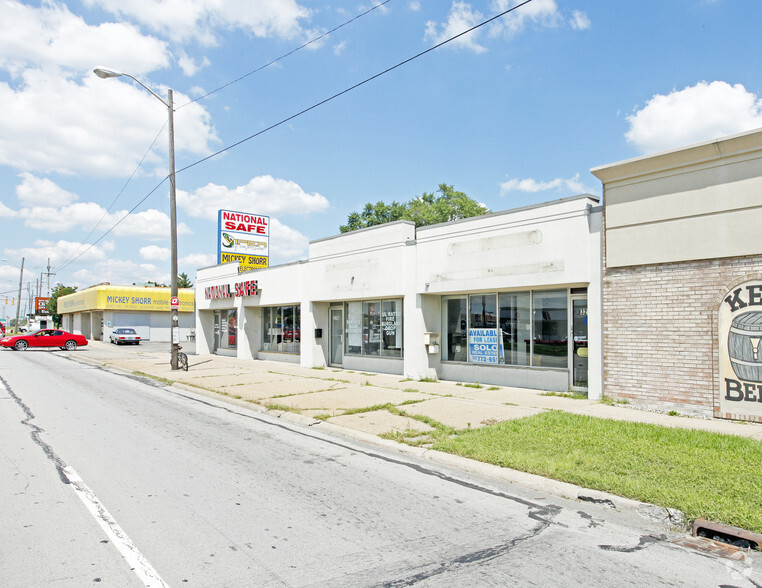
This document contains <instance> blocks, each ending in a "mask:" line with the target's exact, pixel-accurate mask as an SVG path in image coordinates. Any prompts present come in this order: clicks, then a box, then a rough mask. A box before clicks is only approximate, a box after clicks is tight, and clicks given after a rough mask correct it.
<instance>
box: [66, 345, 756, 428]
mask: <svg viewBox="0 0 762 588" xmlns="http://www.w3.org/2000/svg"><path fill="white" fill-rule="evenodd" d="M182 345H183V346H184V347H185V351H186V352H187V351H191V348H192V347H193V344H192V343H191V344H186V343H184V344H182ZM76 359H78V360H82V361H87V362H90V363H95V364H99V365H102V366H104V367H111V368H116V369H119V370H123V371H126V372H128V373H132V372H140V373H143V374H147V375H150V376H153V377H156V378H163V379H165V380H170V381H173V382H174V383H175V385H178V386H183V387H186V389H188V390H193V391H196V392H201V393H205V394H211V395H215V396H217V397H218V398H219V399H220V400H225V399H228V400H231V401H234V402H236V403H241V402H243V403H248V404H249V405H250V406H251V407H252V408H253V409H255V410H261V411H266V410H269V411H276V412H277V411H290V412H297V413H299V414H301V415H304V416H305V417H311V418H314V417H320V421H323V422H329V423H332V424H335V425H339V426H341V427H344V428H347V429H351V430H356V431H359V432H362V433H366V434H370V435H376V436H377V435H380V434H382V433H389V432H403V431H406V430H416V431H426V430H429V429H430V427H429V425H427V424H425V423H423V422H421V421H419V420H416V419H413V418H409V417H406V416H400V415H396V414H392V413H390V412H389V411H388V410H386V409H384V408H378V409H375V410H369V411H365V412H357V413H354V414H345V413H346V412H347V411H350V410H357V409H369V408H373V407H380V406H381V405H388V404H391V405H393V406H395V407H398V408H399V409H400V410H401V411H403V412H404V413H406V414H408V415H418V416H426V417H430V418H431V419H434V420H436V421H438V422H440V423H442V424H444V425H447V426H450V427H453V428H455V429H465V428H468V427H471V428H477V427H482V426H485V425H488V424H493V423H495V422H499V421H503V420H508V419H515V418H521V417H525V416H530V415H534V414H538V413H540V412H543V411H546V410H563V411H566V412H571V413H575V414H582V415H589V416H594V417H600V418H607V419H615V420H623V421H632V422H640V423H651V424H657V425H664V426H668V427H683V428H686V429H700V430H704V431H711V432H715V433H726V434H731V435H739V436H744V437H750V438H753V439H757V440H760V441H762V425H760V424H755V423H741V422H733V421H724V420H709V419H700V418H691V417H681V416H669V415H666V414H662V413H654V412H647V411H642V410H637V409H634V408H629V407H627V405H617V406H610V405H606V404H602V403H600V402H597V401H593V400H578V399H573V398H564V397H559V396H544V395H543V394H542V391H539V390H527V389H522V388H509V387H496V386H486V385H482V386H481V387H479V388H476V387H473V386H474V385H473V384H470V385H469V384H467V383H457V382H450V381H439V382H418V381H414V380H406V379H404V378H403V376H399V375H389V374H376V373H369V372H353V371H349V370H343V369H336V368H331V367H327V368H322V369H310V368H303V367H301V366H299V365H298V364H292V363H283V362H275V361H262V360H258V361H241V360H238V359H235V358H232V357H223V356H218V355H211V356H196V355H192V354H189V357H188V363H189V365H190V369H189V370H188V371H187V372H183V371H174V372H173V371H172V370H171V369H170V366H169V344H168V343H166V344H157V343H148V344H141V345H140V346H136V347H121V346H114V345H110V344H109V343H104V342H100V341H94V342H91V343H90V345H88V347H85V348H82V349H80V350H78V351H77V352H76ZM315 422H319V421H318V420H316V421H315Z"/></svg>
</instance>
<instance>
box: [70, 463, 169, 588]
mask: <svg viewBox="0 0 762 588" xmlns="http://www.w3.org/2000/svg"><path fill="white" fill-rule="evenodd" d="M63 471H64V474H65V475H66V477H67V478H69V483H70V484H71V487H72V488H73V489H74V492H75V493H76V494H77V496H79V498H80V500H81V501H82V503H83V504H84V505H85V507H86V508H87V510H88V511H90V514H91V515H93V518H94V519H95V521H96V522H97V523H98V524H99V525H100V526H101V528H102V529H103V530H104V531H105V532H106V535H108V537H109V538H110V539H111V542H112V543H113V544H114V546H115V547H116V548H117V549H118V550H119V553H121V554H122V557H123V558H124V559H125V560H126V561H127V564H128V565H129V566H130V567H131V568H132V570H133V571H134V572H135V574H136V575H137V576H138V578H140V581H141V582H143V585H144V586H146V588H154V587H167V586H168V584H167V583H165V582H164V580H162V578H161V576H159V573H158V572H157V571H156V570H155V569H154V568H153V566H152V565H151V564H150V563H149V562H148V560H147V559H146V557H145V556H144V555H143V554H142V553H141V552H140V550H139V549H138V548H137V547H136V546H135V544H134V543H133V542H132V540H131V539H130V538H129V537H128V536H127V533H125V532H124V529H122V527H120V526H119V523H117V522H116V520H115V519H114V517H112V516H111V514H110V513H109V512H108V510H106V507H105V506H104V505H103V503H102V502H101V501H100V500H98V497H97V496H96V495H95V493H94V492H93V491H92V490H90V488H89V487H88V486H87V484H85V482H84V481H83V480H82V478H81V477H80V475H79V474H78V473H77V472H76V471H75V470H74V468H72V467H71V466H65V467H64V468H63Z"/></svg>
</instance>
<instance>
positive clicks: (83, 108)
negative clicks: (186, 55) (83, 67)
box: [0, 69, 217, 176]
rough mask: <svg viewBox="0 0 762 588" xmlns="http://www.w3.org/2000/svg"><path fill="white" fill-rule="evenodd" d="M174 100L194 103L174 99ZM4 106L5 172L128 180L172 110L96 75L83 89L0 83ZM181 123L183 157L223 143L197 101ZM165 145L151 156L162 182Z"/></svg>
mask: <svg viewBox="0 0 762 588" xmlns="http://www.w3.org/2000/svg"><path fill="white" fill-rule="evenodd" d="M144 83H149V81H148V80H144ZM158 93H160V94H161V93H163V91H162V90H160V89H159V91H158ZM175 101H176V102H177V104H184V103H186V102H189V99H188V98H187V97H186V96H184V95H182V94H175ZM0 103H2V104H3V106H4V107H3V108H2V109H0V165H8V166H11V167H15V168H20V169H24V170H28V171H39V172H60V173H69V174H71V173H87V174H91V175H119V176H127V175H129V174H130V173H132V171H133V170H134V169H135V166H136V165H137V163H138V161H140V158H141V157H142V156H143V155H144V154H145V151H146V148H147V147H148V146H149V145H150V144H151V142H152V141H153V140H154V139H155V138H156V135H157V132H158V131H159V130H160V129H161V128H162V127H163V126H164V125H165V123H166V121H167V111H166V109H165V108H164V107H162V105H161V104H160V103H158V101H157V100H156V98H154V97H153V96H151V95H150V94H149V93H147V92H146V91H145V90H143V89H142V88H139V87H136V86H135V85H133V84H130V83H126V82H122V81H121V79H119V80H117V79H108V80H100V79H98V78H96V77H95V76H94V75H88V76H87V77H86V78H85V79H84V80H82V83H81V84H80V83H77V82H75V81H72V80H69V79H66V78H65V77H62V76H58V75H51V74H49V73H46V72H43V71H41V70H31V69H30V70H26V71H25V72H24V73H23V74H22V83H21V84H20V85H19V87H18V88H14V87H11V86H10V85H9V84H7V83H0ZM175 119H176V124H175V127H176V128H177V129H178V132H177V133H176V143H175V146H176V147H175V148H176V150H177V151H178V152H181V151H186V152H189V153H192V154H195V155H202V156H203V155H207V154H209V153H210V152H211V148H210V143H211V142H214V141H216V140H217V137H216V135H215V132H214V129H213V128H212V126H211V122H210V117H209V113H208V112H207V111H206V110H205V109H204V108H202V107H201V106H200V105H199V104H198V102H196V103H193V104H191V105H189V106H188V107H186V108H182V109H180V110H179V111H178V112H177V114H176V116H175ZM165 133H166V131H165ZM165 136H166V134H165ZM166 145H167V141H166V139H165V140H161V138H159V140H157V141H156V142H155V143H154V147H153V149H154V151H152V152H151V153H150V154H149V155H148V156H147V157H146V163H147V164H148V165H151V164H154V165H156V166H157V167H158V169H159V170H160V172H159V173H162V174H163V175H166V169H165V168H166V163H165V162H166V155H165V153H166V148H167V147H166Z"/></svg>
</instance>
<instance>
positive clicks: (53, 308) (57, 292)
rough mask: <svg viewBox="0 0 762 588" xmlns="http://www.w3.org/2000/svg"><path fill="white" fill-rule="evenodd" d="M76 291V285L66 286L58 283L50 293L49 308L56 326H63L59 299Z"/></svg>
mask: <svg viewBox="0 0 762 588" xmlns="http://www.w3.org/2000/svg"><path fill="white" fill-rule="evenodd" d="M76 291H77V287H76V286H64V285H63V284H58V285H57V286H56V287H55V288H53V291H52V292H51V293H50V300H48V310H49V311H50V318H51V319H52V320H53V324H54V325H55V326H57V327H60V326H61V314H60V313H59V312H58V299H59V298H60V297H61V296H66V295H67V294H74V292H76Z"/></svg>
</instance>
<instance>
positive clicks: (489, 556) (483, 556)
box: [380, 507, 561, 588]
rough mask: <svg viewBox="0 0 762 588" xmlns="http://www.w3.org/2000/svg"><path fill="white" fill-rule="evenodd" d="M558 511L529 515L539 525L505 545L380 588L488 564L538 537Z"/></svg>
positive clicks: (394, 586)
mask: <svg viewBox="0 0 762 588" xmlns="http://www.w3.org/2000/svg"><path fill="white" fill-rule="evenodd" d="M549 511H554V512H550V515H551V516H550V520H548V519H544V518H542V515H545V514H549ZM560 511H561V508H560V507H557V509H555V508H547V507H546V508H544V509H537V512H530V513H529V518H532V519H534V520H537V521H541V522H540V524H538V525H536V526H535V527H534V528H533V529H531V530H530V531H529V532H528V533H525V534H524V535H520V536H519V537H515V538H513V539H511V540H510V541H508V542H507V543H503V544H500V545H495V546H493V547H486V548H484V549H479V550H477V551H472V552H469V553H465V554H463V555H461V556H458V557H456V558H454V559H452V560H451V561H449V562H446V563H441V564H439V567H437V568H435V569H432V570H426V571H422V572H419V573H417V574H413V575H412V576H408V577H406V578H400V579H397V580H393V581H391V582H384V583H383V584H380V586H383V587H384V588H399V587H402V586H414V585H416V584H418V583H419V582H424V581H426V580H430V579H432V578H434V577H436V576H439V575H441V574H444V573H447V572H451V571H453V570H455V569H457V568H459V567H461V566H465V565H470V564H479V563H485V562H489V561H491V560H494V559H497V558H498V557H501V556H503V555H505V554H506V553H508V552H509V551H511V550H513V549H514V548H516V547H518V546H519V545H521V544H523V543H526V542H527V541H530V540H531V539H534V538H535V537H537V536H538V535H540V534H541V533H542V532H543V531H545V530H546V529H547V528H548V527H550V525H552V524H553V520H552V519H553V517H555V516H556V515H557V514H558V513H559V512H560Z"/></svg>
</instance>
